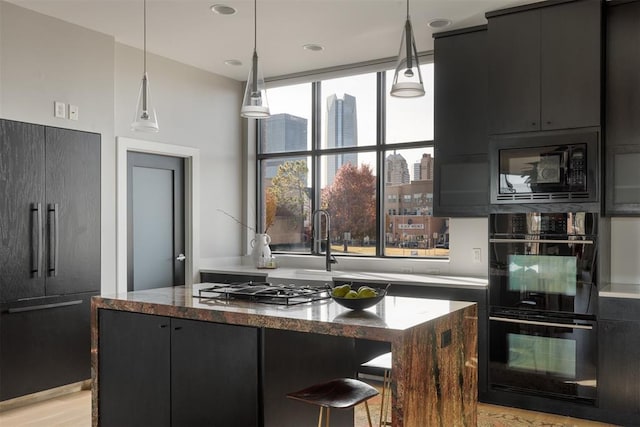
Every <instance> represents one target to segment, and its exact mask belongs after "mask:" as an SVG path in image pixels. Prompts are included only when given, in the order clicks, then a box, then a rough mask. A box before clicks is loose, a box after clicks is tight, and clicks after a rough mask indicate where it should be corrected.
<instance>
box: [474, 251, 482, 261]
mask: <svg viewBox="0 0 640 427" xmlns="http://www.w3.org/2000/svg"><path fill="white" fill-rule="evenodd" d="M481 262H482V251H481V250H480V248H473V263H474V264H480V263H481Z"/></svg>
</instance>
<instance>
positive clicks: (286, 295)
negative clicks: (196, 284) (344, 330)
mask: <svg viewBox="0 0 640 427" xmlns="http://www.w3.org/2000/svg"><path fill="white" fill-rule="evenodd" d="M207 285H211V286H207V287H206V288H203V289H200V291H199V292H198V296H197V297H198V298H200V299H218V300H220V299H223V300H230V299H242V300H250V301H255V302H261V303H265V304H280V305H294V304H304V303H307V302H312V301H319V300H324V299H329V298H330V295H329V291H328V290H327V289H326V288H322V287H313V286H304V285H295V284H278V285H276V284H273V283H269V282H242V283H230V284H222V283H210V284H207Z"/></svg>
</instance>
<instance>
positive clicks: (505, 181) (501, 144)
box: [489, 130, 600, 204]
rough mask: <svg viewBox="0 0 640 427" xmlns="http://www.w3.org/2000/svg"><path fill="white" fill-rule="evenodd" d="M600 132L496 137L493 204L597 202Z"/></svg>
mask: <svg viewBox="0 0 640 427" xmlns="http://www.w3.org/2000/svg"><path fill="white" fill-rule="evenodd" d="M599 145H600V144H599V132H598V131H597V130H593V131H588V132H585V131H583V132H567V133H553V134H536V135H526V136H521V135H520V136H514V135H500V136H495V137H493V138H492V139H491V140H490V156H489V163H490V171H491V174H490V175H491V203H492V204H509V203H579V202H597V201H598V198H599V195H598V188H599V179H598V175H599V167H598V166H599V158H600V155H599Z"/></svg>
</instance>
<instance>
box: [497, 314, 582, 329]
mask: <svg viewBox="0 0 640 427" xmlns="http://www.w3.org/2000/svg"><path fill="white" fill-rule="evenodd" d="M489 320H495V321H497V322H506V323H516V324H521V325H536V326H549V327H552V328H567V329H585V330H588V331H590V330H592V329H593V326H591V325H577V324H571V325H569V324H565V323H556V322H540V321H537V320H522V319H510V318H508V317H496V316H489Z"/></svg>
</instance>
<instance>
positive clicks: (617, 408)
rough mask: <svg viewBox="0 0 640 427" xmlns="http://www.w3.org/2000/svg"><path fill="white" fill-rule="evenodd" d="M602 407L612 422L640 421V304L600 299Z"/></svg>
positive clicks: (599, 380)
mask: <svg viewBox="0 0 640 427" xmlns="http://www.w3.org/2000/svg"><path fill="white" fill-rule="evenodd" d="M598 340H599V348H600V351H599V363H598V396H599V406H600V408H601V409H602V410H603V411H605V412H606V418H607V419H608V420H609V421H610V422H614V423H619V424H622V425H637V423H638V420H640V386H639V384H640V300H637V299H622V298H601V301H600V319H599V321H598Z"/></svg>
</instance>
